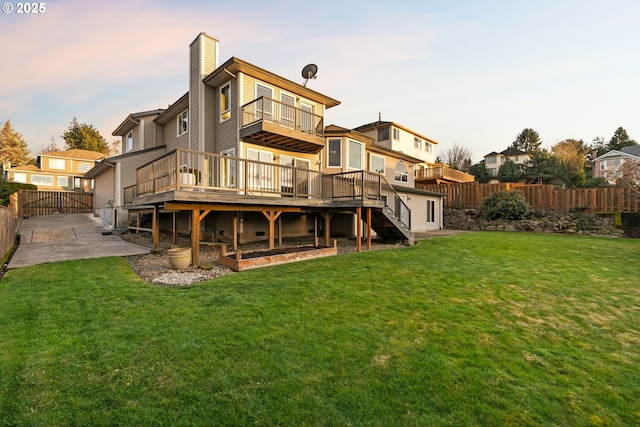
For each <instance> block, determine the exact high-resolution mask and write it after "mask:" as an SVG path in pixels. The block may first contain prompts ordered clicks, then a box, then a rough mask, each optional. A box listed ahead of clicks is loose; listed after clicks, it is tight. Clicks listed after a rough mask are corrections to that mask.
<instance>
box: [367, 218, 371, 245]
mask: <svg viewBox="0 0 640 427" xmlns="http://www.w3.org/2000/svg"><path fill="white" fill-rule="evenodd" d="M367 250H368V251H370V250H371V208H368V209H367Z"/></svg>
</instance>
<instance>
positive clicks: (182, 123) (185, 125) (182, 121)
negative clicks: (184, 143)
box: [178, 110, 189, 136]
mask: <svg viewBox="0 0 640 427" xmlns="http://www.w3.org/2000/svg"><path fill="white" fill-rule="evenodd" d="M188 130H189V110H184V111H183V112H182V113H180V114H178V136H182V135H184V134H185V133H187V131H188Z"/></svg>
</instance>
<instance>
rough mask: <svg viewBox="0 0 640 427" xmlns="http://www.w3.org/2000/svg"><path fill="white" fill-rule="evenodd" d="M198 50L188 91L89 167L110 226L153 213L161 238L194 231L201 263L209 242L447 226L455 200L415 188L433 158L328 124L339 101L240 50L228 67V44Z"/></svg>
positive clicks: (130, 129)
mask: <svg viewBox="0 0 640 427" xmlns="http://www.w3.org/2000/svg"><path fill="white" fill-rule="evenodd" d="M189 53H190V56H189V57H190V61H189V90H188V92H187V93H186V94H184V95H182V96H180V97H179V98H178V99H177V100H176V101H175V102H174V103H173V104H171V105H170V106H169V107H168V108H166V109H159V110H151V111H145V112H140V113H134V114H130V115H129V116H128V117H127V118H126V119H125V120H124V121H123V122H122V123H121V124H120V126H118V128H117V129H116V130H115V131H114V133H113V134H114V135H116V136H120V137H121V138H122V141H123V144H122V146H123V154H122V155H120V156H115V157H111V158H107V159H104V160H103V161H102V162H100V163H99V164H98V165H97V166H96V167H95V168H93V169H92V170H91V171H90V173H89V176H91V177H93V178H94V179H95V197H94V200H95V211H96V214H98V215H104V216H107V217H108V218H107V221H108V222H109V223H110V224H112V225H113V226H118V225H120V224H122V223H123V222H124V223H126V224H127V225H130V224H131V221H132V218H137V219H136V224H137V225H136V226H137V227H139V226H140V221H141V218H143V219H144V216H145V215H146V216H147V217H148V222H149V223H150V224H151V226H150V227H151V229H152V230H153V233H154V238H156V242H157V236H158V234H159V230H160V228H170V229H173V231H174V233H175V232H177V231H180V232H189V233H190V234H191V237H192V248H193V262H194V264H197V263H198V257H199V241H200V240H210V239H215V240H223V241H228V242H230V243H233V245H234V246H236V245H237V244H238V243H242V242H248V241H254V240H262V239H264V240H267V239H268V240H269V244H270V246H271V247H273V246H274V240H275V238H276V237H278V238H282V237H289V236H313V235H315V236H324V238H325V242H326V243H327V244H328V243H329V239H330V236H331V235H344V234H348V235H355V236H356V237H360V238H361V237H362V236H363V235H366V236H367V237H370V236H371V235H372V234H373V233H375V234H377V235H378V236H380V237H390V238H391V237H393V238H398V239H402V240H405V241H407V242H412V241H413V235H414V233H415V232H416V231H423V230H431V229H439V228H442V197H443V195H442V194H440V193H433V192H427V191H423V190H418V189H415V188H414V185H413V184H414V178H413V174H412V173H411V170H412V168H413V167H414V166H415V165H416V164H419V163H421V162H424V158H423V156H421V157H419V156H416V153H415V152H407V151H405V150H404V149H397V147H395V146H393V145H391V146H384V145H379V144H375V143H374V142H375V138H372V137H371V136H368V135H367V134H366V133H364V132H360V131H358V130H357V129H355V130H350V129H346V128H342V127H339V126H335V125H331V126H325V115H326V111H327V110H328V109H330V108H333V107H336V106H337V105H339V101H337V100H335V99H333V98H331V97H329V96H327V95H324V94H321V93H318V92H316V91H314V90H312V89H311V88H309V87H307V86H306V85H303V84H299V83H296V82H293V81H291V80H289V79H286V78H284V77H282V76H279V75H277V74H274V73H272V72H270V71H267V70H264V69H262V68H260V67H257V66H255V65H253V64H251V63H248V62H246V61H244V60H241V59H239V58H236V57H231V58H229V59H228V60H227V61H225V62H224V63H218V55H219V52H218V41H217V40H215V39H214V38H211V37H209V36H208V35H206V34H204V33H201V34H199V35H198V36H197V37H196V39H195V40H194V41H193V42H192V43H191V45H190V46H189ZM412 143H413V141H412ZM424 143H425V144H427V143H429V144H432V143H433V142H432V141H427V138H424ZM423 151H424V148H423ZM426 153H428V152H426ZM132 215H133V217H132ZM103 221H104V220H103ZM358 240H359V239H358Z"/></svg>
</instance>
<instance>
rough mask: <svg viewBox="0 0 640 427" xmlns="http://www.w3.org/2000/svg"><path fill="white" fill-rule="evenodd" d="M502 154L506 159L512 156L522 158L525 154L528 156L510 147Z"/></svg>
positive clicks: (524, 152)
mask: <svg viewBox="0 0 640 427" xmlns="http://www.w3.org/2000/svg"><path fill="white" fill-rule="evenodd" d="M500 154H502V155H503V156H505V157H511V156H522V155H523V154H527V152H526V151H522V150H519V149H517V148H515V147H509V148H507V149H506V150H504V151H502V152H501V153H500Z"/></svg>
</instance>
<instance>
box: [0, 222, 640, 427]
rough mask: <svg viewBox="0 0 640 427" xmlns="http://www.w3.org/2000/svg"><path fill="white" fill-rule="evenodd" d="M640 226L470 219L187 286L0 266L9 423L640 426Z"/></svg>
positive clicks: (102, 266) (2, 410)
mask: <svg viewBox="0 0 640 427" xmlns="http://www.w3.org/2000/svg"><path fill="white" fill-rule="evenodd" d="M639 326H640V240H631V239H629V240H627V239H607V238H593V237H580V236H561V235H538V234H521V233H472V234H464V235H459V236H455V237H444V238H437V239H430V240H425V241H422V242H420V243H419V244H418V245H417V246H414V247H408V248H403V249H399V250H392V251H383V252H364V253H359V254H348V255H341V256H338V257H331V258H323V259H318V260H312V261H307V262H303V263H297V264H289V265H285V266H278V267H272V268H266V269H261V270H253V271H248V272H244V273H238V274H233V275H230V276H226V277H223V278H219V279H216V280H213V281H209V282H204V283H201V284H198V285H193V286H190V287H183V288H171V287H158V286H153V285H149V284H147V283H145V282H143V281H142V280H140V279H139V278H138V277H137V276H136V275H135V274H134V273H133V271H132V270H131V268H130V267H129V265H128V263H127V262H126V261H125V260H124V259H120V258H106V259H98V260H95V259H94V260H84V261H73V262H60V263H53V264H48V265H40V266H34V267H26V268H21V269H17V270H12V271H9V272H8V273H7V274H6V276H5V277H4V279H2V282H0V334H1V337H2V339H1V340H0V422H1V423H2V424H3V425H33V426H69V425H78V426H91V425H136V426H145V425H171V426H192V425H296V426H297V425H331V426H333V425H373V426H393V425H401V426H407V425H409V426H411V425H428V426H446V425H451V426H460V425H493V426H505V425H507V426H508V425H518V426H521V425H563V426H568V425H571V426H578V425H638V424H640V331H639V329H638V328H639Z"/></svg>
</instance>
